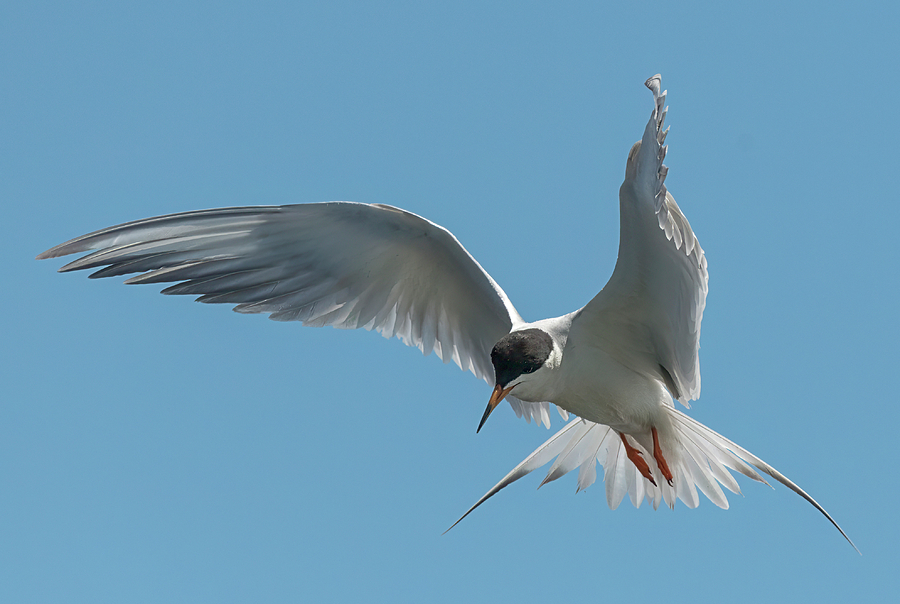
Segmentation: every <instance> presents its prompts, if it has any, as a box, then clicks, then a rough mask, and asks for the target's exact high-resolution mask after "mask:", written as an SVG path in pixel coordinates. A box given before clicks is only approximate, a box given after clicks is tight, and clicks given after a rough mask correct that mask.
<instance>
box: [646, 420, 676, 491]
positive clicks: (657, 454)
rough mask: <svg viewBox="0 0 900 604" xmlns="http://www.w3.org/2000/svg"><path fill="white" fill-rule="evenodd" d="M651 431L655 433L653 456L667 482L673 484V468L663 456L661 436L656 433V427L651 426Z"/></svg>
mask: <svg viewBox="0 0 900 604" xmlns="http://www.w3.org/2000/svg"><path fill="white" fill-rule="evenodd" d="M650 432H652V433H653V457H654V458H655V459H656V465H657V466H658V467H659V471H660V472H662V475H663V477H664V478H665V479H666V482H668V483H669V486H672V470H670V469H669V464H667V463H666V458H665V457H663V454H662V449H660V448H659V436H658V435H657V434H656V428H650Z"/></svg>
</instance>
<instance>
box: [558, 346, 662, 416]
mask: <svg viewBox="0 0 900 604" xmlns="http://www.w3.org/2000/svg"><path fill="white" fill-rule="evenodd" d="M591 357H592V358H591V359H589V362H580V363H579V362H577V361H576V362H575V363H573V365H574V366H571V367H568V368H564V370H563V373H564V374H566V375H565V379H564V380H563V387H562V390H561V392H560V395H559V396H558V397H555V399H554V400H553V402H554V403H555V404H556V405H558V406H560V407H562V408H563V409H565V410H566V411H569V412H570V413H574V414H575V415H578V416H579V417H582V418H584V419H586V420H589V421H592V422H596V423H599V424H606V425H607V426H610V427H611V428H613V429H615V430H618V431H619V432H624V433H626V434H637V433H642V432H646V431H648V430H649V429H650V428H651V427H652V426H659V425H660V424H661V423H665V420H666V416H665V413H664V411H663V406H664V405H667V404H668V405H671V404H672V398H671V396H670V395H669V393H668V391H667V390H666V389H665V386H664V385H663V384H662V382H660V381H659V380H658V379H657V378H656V377H655V376H653V375H651V374H649V373H646V372H642V371H638V370H635V369H633V368H630V367H627V366H625V365H623V364H622V363H620V362H618V361H617V360H616V359H614V358H612V357H611V356H609V355H607V354H605V353H602V352H600V351H598V352H597V354H596V355H591ZM567 360H568V359H567ZM565 364H566V363H565V360H564V362H563V365H565ZM566 369H568V370H566Z"/></svg>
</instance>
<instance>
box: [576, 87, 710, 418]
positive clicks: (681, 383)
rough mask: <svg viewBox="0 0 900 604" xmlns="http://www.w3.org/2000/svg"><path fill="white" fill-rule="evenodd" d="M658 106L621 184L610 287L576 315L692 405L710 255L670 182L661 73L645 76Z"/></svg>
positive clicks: (619, 353) (612, 350)
mask: <svg viewBox="0 0 900 604" xmlns="http://www.w3.org/2000/svg"><path fill="white" fill-rule="evenodd" d="M646 86H647V87H648V88H649V89H650V90H651V91H652V92H653V98H654V107H653V113H652V114H651V115H650V121H649V123H648V124H647V127H646V129H645V130H644V136H643V138H642V139H641V141H640V142H638V143H635V145H634V147H632V149H631V152H630V153H629V155H628V163H627V166H626V169H625V182H623V183H622V186H621V188H620V189H619V208H620V216H621V225H620V235H619V257H618V260H617V262H616V268H615V270H614V271H613V275H612V277H611V278H610V280H609V283H607V284H606V287H604V288H603V290H601V291H600V293H598V294H597V295H596V296H595V297H594V299H593V300H591V301H590V302H589V303H588V305H587V306H585V307H584V309H582V311H581V314H580V315H579V317H578V318H576V319H575V321H574V322H573V330H575V329H584V330H587V332H588V333H589V335H590V337H591V338H593V339H594V340H595V341H598V342H601V343H602V342H607V343H610V345H609V352H610V353H611V354H613V355H615V356H616V357H618V358H619V359H620V360H622V361H623V362H625V363H626V364H628V365H630V366H632V367H634V368H635V369H639V370H642V371H649V372H655V373H656V374H657V375H659V376H660V378H661V379H662V380H664V381H665V383H666V385H667V386H668V388H669V390H671V391H672V394H673V396H674V397H675V398H676V399H678V400H679V401H681V402H682V403H683V404H685V406H687V401H689V400H693V399H696V398H697V397H698V396H699V395H700V358H699V351H700V322H701V320H702V318H703V309H704V307H705V306H706V293H707V291H708V285H707V283H708V281H709V273H708V272H707V268H706V256H705V255H704V253H703V250H702V249H701V248H700V242H699V241H697V237H696V236H695V235H694V232H693V230H691V225H690V224H689V223H688V221H687V218H685V217H684V214H682V212H681V210H680V209H679V208H678V205H677V204H676V203H675V200H674V199H673V198H672V196H671V195H670V194H669V192H668V191H667V190H666V186H665V184H664V181H665V178H666V172H667V171H668V169H667V168H666V166H664V165H663V159H664V158H665V156H666V149H667V147H666V146H664V145H663V143H664V142H665V140H666V134H667V133H668V129H666V130H665V131H663V130H662V126H663V121H664V120H665V116H666V110H665V108H664V105H665V100H666V93H665V92H663V93H662V94H660V92H659V88H660V76H659V75H655V76H653V77H652V78H650V79H649V80H647V82H646Z"/></svg>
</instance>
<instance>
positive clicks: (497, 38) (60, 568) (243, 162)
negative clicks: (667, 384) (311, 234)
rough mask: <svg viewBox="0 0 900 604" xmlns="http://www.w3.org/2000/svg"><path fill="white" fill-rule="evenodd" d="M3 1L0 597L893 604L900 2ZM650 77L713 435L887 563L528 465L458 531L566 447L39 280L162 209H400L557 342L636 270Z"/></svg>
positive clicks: (789, 496)
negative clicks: (808, 498)
mask: <svg viewBox="0 0 900 604" xmlns="http://www.w3.org/2000/svg"><path fill="white" fill-rule="evenodd" d="M12 4H13V3H7V4H6V5H4V6H3V8H0V79H2V81H3V82H4V84H3V90H2V92H0V199H2V203H3V209H4V220H3V223H2V227H0V228H2V230H3V237H2V239H0V241H2V246H3V258H4V261H3V270H4V276H5V279H6V283H7V286H6V291H7V294H6V295H5V296H3V301H2V304H3V312H2V314H0V316H2V319H0V321H2V332H3V334H4V337H3V344H2V348H0V388H2V396H0V400H2V403H0V600H2V601H4V602H19V603H26V602H116V603H130V602H160V601H173V602H174V601H177V602H217V603H223V602H246V601H272V602H290V601H309V602H329V601H333V602H340V601H373V600H387V599H388V598H390V600H392V601H397V602H422V601H429V602H460V601H467V602H498V601H509V600H513V599H515V600H517V601H523V602H527V601H535V602H540V601H547V600H549V599H553V600H556V601H569V600H572V601H598V600H608V601H621V600H623V599H625V598H628V599H630V600H637V601H643V600H647V601H649V600H651V599H660V598H665V599H666V600H667V601H670V602H679V601H688V600H690V601H695V600H696V599H699V600H701V601H702V600H706V599H711V598H713V597H722V598H726V599H727V600H728V601H731V602H758V601H762V600H771V599H773V598H774V599H778V600H787V599H789V598H793V599H803V600H805V601H819V602H832V601H833V602H846V601H876V600H878V599H880V598H884V597H887V595H888V594H895V592H896V590H897V588H898V580H897V573H896V568H897V563H898V561H900V551H898V545H897V544H898V542H900V523H898V522H897V520H896V516H895V514H894V506H895V505H896V500H897V498H898V495H900V487H898V484H897V479H896V474H897V471H896V464H897V463H898V459H897V454H896V450H897V449H896V442H897V425H898V419H900V412H898V405H897V388H896V383H895V382H896V380H895V376H896V375H897V371H898V369H897V360H898V352H897V336H898V333H900V320H898V313H897V307H898V305H897V298H898V295H900V279H898V276H900V270H898V266H897V261H898V259H900V258H898V253H897V249H896V242H897V236H896V234H895V229H896V224H897V223H898V220H900V210H898V207H897V202H896V199H895V198H896V190H897V174H898V170H897V160H896V154H897V149H896V141H897V139H898V134H900V132H898V125H897V123H898V122H897V115H896V114H897V99H898V98H900V86H898V82H897V78H896V74H895V71H896V65H895V64H896V59H897V57H898V56H900V38H898V37H897V35H896V31H895V29H896V28H895V25H896V23H897V22H898V21H900V9H898V7H897V4H896V3H888V2H883V3H878V2H873V3H855V4H854V5H853V6H852V8H847V9H844V8H840V7H838V5H837V4H833V5H822V4H821V3H795V4H792V5H790V6H787V5H785V3H766V2H757V3H741V4H740V5H728V6H725V5H723V4H721V3H709V4H700V3H689V4H685V3H682V4H680V5H678V6H676V5H675V4H673V3H616V5H615V6H613V5H603V4H601V3H589V2H581V3H568V4H566V5H565V6H560V5H559V3H556V4H551V3H525V2H505V3H491V4H490V6H486V5H485V3H469V2H457V3H453V4H452V6H450V5H445V6H438V5H435V4H432V3H390V4H386V3H377V4H376V3H369V4H364V3H346V2H328V3H303V2H290V3H268V4H267V5H266V7H263V8H261V7H259V6H258V4H257V3H190V2H189V3H185V2H158V3H153V5H152V6H149V5H148V6H146V7H144V8H136V7H135V6H133V5H132V3H126V4H123V3H113V2H110V3H104V2H83V3H53V2H29V3H27V4H26V3H21V4H18V3H17V5H15V6H14V5H12ZM657 72H659V73H662V76H663V86H664V87H665V88H667V89H668V90H669V97H668V102H669V107H670V109H669V113H668V118H667V121H668V123H669V124H670V125H671V132H670V134H669V137H668V140H667V142H668V144H669V154H668V156H667V161H666V163H667V165H668V166H669V175H668V179H667V185H669V189H670V191H671V192H672V193H673V195H674V196H675V198H676V200H678V202H679V204H680V206H681V208H682V209H683V211H684V212H685V214H686V215H687V216H688V218H689V219H690V221H691V224H692V226H693V228H694V231H695V232H696V233H697V234H698V237H699V239H700V242H701V244H702V245H703V247H704V249H705V251H706V254H707V257H708V260H709V270H710V293H709V298H708V305H707V309H706V314H705V315H704V322H703V333H702V339H701V345H702V350H701V366H702V369H703V394H702V397H701V398H700V400H699V401H697V402H696V403H695V404H694V406H693V410H692V412H691V414H692V416H693V417H696V418H697V419H699V420H700V421H702V422H704V423H706V424H707V425H709V426H710V427H712V428H713V429H715V430H717V431H719V432H721V433H722V434H724V435H725V436H727V437H729V438H731V439H732V440H734V441H736V442H738V443H740V444H741V445H743V446H745V447H746V448H748V449H749V450H750V451H753V452H754V453H755V454H757V455H759V456H760V457H762V458H763V459H765V460H766V461H768V462H769V463H771V464H772V465H774V466H775V467H776V468H778V469H779V470H781V471H782V472H784V473H785V474H786V475H787V476H789V477H790V478H792V479H793V480H795V481H796V482H797V483H799V484H800V485H801V486H802V487H803V488H805V489H806V490H807V491H808V492H809V493H811V494H812V495H813V497H815V498H817V499H818V500H819V502H820V503H822V504H823V505H824V506H825V507H826V508H827V509H828V510H829V511H830V512H831V513H832V514H833V515H834V517H835V518H836V519H837V521H838V522H840V523H841V524H842V526H843V527H844V529H845V530H846V531H847V532H848V533H849V535H850V536H851V537H852V538H853V539H854V540H855V542H856V544H857V545H858V546H859V548H860V549H861V550H862V552H863V554H864V555H863V556H862V557H860V556H858V555H856V553H855V552H854V551H853V550H852V548H850V546H849V545H847V543H845V542H844V541H843V539H842V538H841V537H840V535H839V534H838V533H837V531H835V530H834V529H833V528H832V527H831V526H830V525H829V524H828V522H827V521H826V520H825V519H824V518H822V517H821V516H820V515H819V514H818V513H817V512H816V511H815V510H814V509H813V508H812V507H810V506H809V505H808V504H807V503H806V502H804V501H802V500H801V499H800V498H799V497H797V496H796V495H794V494H793V493H791V492H790V491H789V490H787V489H785V488H783V487H781V486H780V485H779V486H777V487H776V488H775V489H774V490H772V489H769V488H767V487H765V486H763V485H757V484H756V483H752V482H751V481H748V480H745V479H740V483H741V486H742V489H743V491H744V496H743V497H741V496H731V497H730V502H731V509H729V510H728V511H722V510H720V509H718V508H716V507H715V506H714V505H712V504H711V503H709V502H708V501H706V500H704V501H703V502H702V503H701V505H700V507H699V508H698V509H696V510H689V509H687V508H685V507H684V506H683V505H680V504H679V505H678V506H677V507H676V509H675V510H674V512H673V511H670V510H668V509H661V510H659V511H656V512H654V511H652V510H651V509H649V508H647V507H646V506H643V507H642V508H641V509H639V510H635V509H634V508H633V507H631V506H630V504H628V503H627V502H626V503H623V504H622V506H621V507H620V508H619V509H618V510H616V511H614V512H613V511H610V510H609V509H608V508H607V506H606V502H605V497H604V492H603V487H602V485H600V484H599V483H598V484H597V485H595V486H593V487H592V488H589V489H588V490H587V491H586V492H583V493H579V494H577V495H576V494H575V477H574V476H569V477H566V478H564V479H562V480H560V481H558V482H556V483H552V484H550V485H547V486H545V487H543V488H541V489H540V490H539V491H536V490H535V489H536V487H537V485H538V484H539V483H540V480H541V477H542V473H540V472H537V473H535V474H534V475H532V476H529V477H527V478H526V479H523V480H522V481H520V482H518V483H516V484H515V485H513V486H512V487H510V488H508V489H507V490H505V491H504V492H503V493H501V494H500V495H498V496H497V497H495V498H494V499H493V500H491V501H490V502H489V503H488V504H487V505H485V506H483V507H482V508H480V509H479V510H478V511H477V512H475V513H473V514H472V515H471V516H470V517H468V518H467V519H466V520H465V521H464V522H463V523H461V524H460V525H459V526H457V527H456V528H455V529H454V530H453V531H451V532H450V533H448V534H446V535H443V536H442V535H441V533H442V532H443V531H444V530H445V529H446V528H447V527H448V526H449V525H450V524H452V523H453V521H455V520H456V519H457V517H458V516H459V515H460V514H461V513H462V512H464V511H465V510H466V509H467V508H468V506H469V505H471V504H472V503H473V502H474V501H475V500H476V499H477V498H478V497H479V496H481V495H482V494H483V493H484V491H486V490H487V489H488V488H489V487H491V486H492V485H493V484H494V483H495V482H496V481H497V480H499V479H500V478H501V477H502V476H503V475H504V474H505V473H506V472H507V471H508V470H509V469H511V468H512V467H513V466H514V465H515V464H516V463H518V462H519V461H520V460H521V459H522V458H524V456H525V455H527V454H528V453H529V452H531V450H532V449H533V448H534V447H536V446H537V445H538V444H540V443H541V442H543V441H544V440H545V439H546V438H547V437H548V436H549V434H550V433H549V432H548V431H546V430H545V429H543V428H538V427H535V426H534V425H533V424H532V425H528V424H525V423H524V422H523V421H522V420H517V419H516V418H515V416H514V414H513V413H512V411H511V410H510V409H509V408H508V407H507V406H505V405H504V406H503V407H501V408H500V409H499V411H498V412H496V413H495V414H494V415H493V416H492V417H491V420H490V421H489V422H488V424H486V427H485V429H484V430H482V432H481V433H480V434H478V435H476V434H475V427H476V426H477V424H478V420H479V419H480V417H481V414H482V412H483V410H484V405H485V402H486V400H487V398H488V396H489V394H490V391H489V387H488V386H487V385H485V384H484V383H482V382H479V381H477V380H475V379H474V378H473V377H472V376H471V375H469V374H463V373H462V372H460V371H459V370H458V369H456V368H455V367H454V366H444V365H442V364H441V363H440V362H439V361H438V360H436V359H435V358H434V357H428V358H425V357H422V356H421V355H419V354H418V353H417V351H415V350H413V349H408V348H406V347H404V346H402V345H401V344H400V343H399V342H398V341H386V340H383V339H382V338H380V337H378V336H377V335H375V334H371V333H367V332H347V331H336V330H333V329H319V330H316V329H310V328H303V327H301V326H300V325H298V324H278V323H275V322H272V321H267V320H266V319H264V318H262V317H259V316H249V317H248V316H241V315H237V314H236V313H233V312H231V311H230V310H229V309H228V308H226V307H210V306H205V305H198V304H194V303H193V302H191V301H190V300H189V299H187V298H163V297H161V296H159V295H157V294H156V293H155V291H156V290H158V289H159V288H157V287H155V286H142V287H125V286H123V285H122V284H121V279H109V280H100V281H89V280H88V279H86V278H85V277H86V275H85V274H83V273H82V274H67V275H57V274H56V273H55V270H56V268H58V267H59V266H60V265H61V264H62V263H61V262H59V261H45V262H36V261H35V260H34V256H35V255H36V254H38V253H39V252H41V251H43V250H45V249H47V248H49V247H51V246H53V245H55V244H57V243H60V242H62V241H64V240H67V239H69V238H71V237H74V236H77V235H80V234H83V233H86V232H89V231H92V230H95V229H98V228H102V227H105V226H109V225H112V224H117V223H120V222H124V221H128V220H133V219H137V218H143V217H147V216H152V215H157V214H164V213H169V212H177V211H182V210H192V209H200V208H208V207H218V206H230V205H248V204H280V203H301V202H313V201H327V200H353V201H361V202H372V203H388V204H392V205H397V206H400V207H403V208H406V209H409V210H411V211H413V212H416V213H419V214H421V215H423V216H426V217H428V218H430V219H432V220H434V221H436V222H438V223H439V224H442V225H444V226H446V227H447V228H449V229H450V230H451V231H453V233H455V234H456V235H457V237H458V238H459V239H460V240H461V241H462V242H463V244H464V245H465V246H466V247H467V248H468V249H469V251H470V252H472V254H473V255H474V256H475V257H476V258H477V259H478V260H479V261H480V262H481V264H482V265H483V266H484V267H485V269H486V270H487V271H488V272H490V273H491V274H492V275H493V276H494V278H495V279H497V281H498V282H499V283H500V284H501V285H502V286H503V287H504V289H505V290H506V292H507V293H508V294H509V295H510V297H511V298H512V300H513V302H514V303H515V304H516V306H517V308H518V310H519V311H520V312H521V314H522V315H523V316H524V317H525V318H526V319H529V320H535V319H538V318H542V317H547V316H556V315H559V314H562V313H565V312H568V311H570V310H573V309H575V308H578V307H580V306H581V305H583V304H584V303H585V302H586V301H587V300H589V299H590V297H591V296H593V295H594V294H595V293H596V291H597V290H599V288H600V287H602V285H603V284H604V283H605V282H606V279H607V278H608V276H609V274H610V273H611V271H612V267H613V265H614V262H615V255H616V247H617V242H618V201H617V194H618V187H619V184H620V183H621V180H622V177H623V175H624V168H625V159H626V156H627V153H628V149H629V148H630V146H631V144H632V143H633V142H634V141H636V140H638V138H639V137H640V135H641V132H642V130H643V127H644V124H645V123H646V120H647V118H648V116H649V114H650V111H651V107H652V101H651V96H650V93H649V92H648V91H647V90H646V89H645V88H644V87H643V82H644V80H645V79H646V78H647V77H649V76H651V75H653V74H655V73H657ZM535 238H537V240H538V241H539V242H540V243H539V244H538V245H537V247H536V248H529V249H527V250H526V251H525V252H523V250H522V245H523V243H524V242H533V241H534V240H535ZM554 421H555V426H554V428H558V427H561V426H562V425H563V424H562V422H561V421H560V420H559V419H558V418H557V417H556V416H554Z"/></svg>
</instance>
